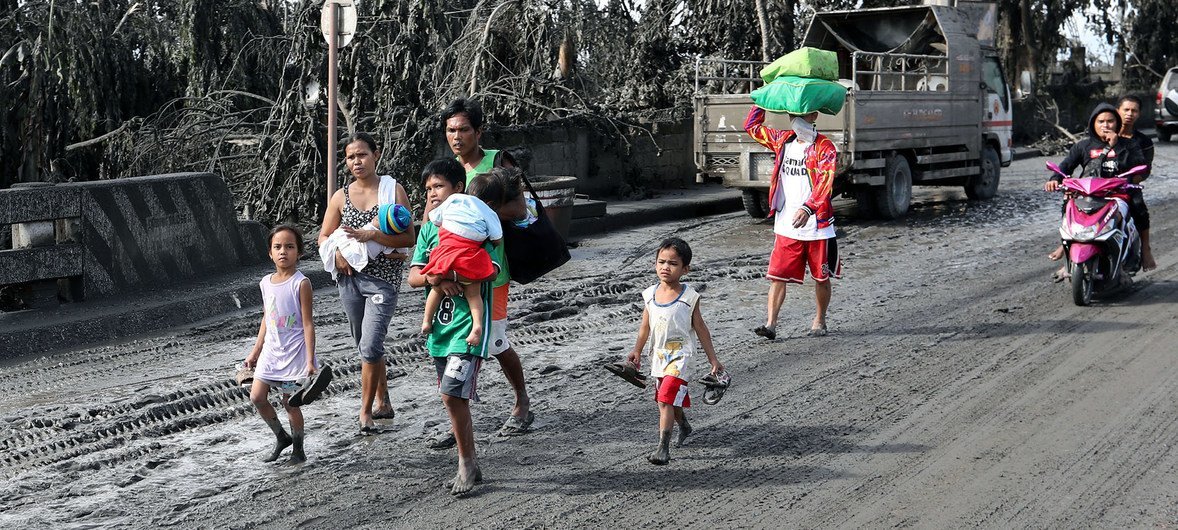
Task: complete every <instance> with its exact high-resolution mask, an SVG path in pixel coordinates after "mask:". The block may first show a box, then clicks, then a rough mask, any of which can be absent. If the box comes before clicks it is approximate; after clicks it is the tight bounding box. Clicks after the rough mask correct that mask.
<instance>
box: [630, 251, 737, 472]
mask: <svg viewBox="0 0 1178 530" xmlns="http://www.w3.org/2000/svg"><path fill="white" fill-rule="evenodd" d="M690 265H691V247H690V246H688V244H687V242H685V241H683V240H682V239H679V238H677V237H672V238H668V239H666V240H664V241H663V242H662V244H660V245H659V248H658V252H657V253H656V254H655V263H654V270H655V273H656V274H657V275H658V277H659V283H658V285H653V286H651V287H649V288H647V289H646V290H645V291H643V292H642V299H643V302H644V303H645V308H644V309H643V310H642V324H641V325H639V327H638V342H637V344H635V345H634V349H633V350H632V351H630V354H629V355H628V356H627V360H628V361H629V362H630V363H631V364H633V365H634V366H641V365H642V350H644V349H646V342H647V341H648V340H649V341H650V343H651V348H650V375H651V376H652V377H654V378H655V379H656V381H657V382H658V383H657V386H656V390H655V401H657V402H658V404H659V445H658V448H656V449H655V451H654V452H653V453H651V454H650V456H648V457H647V460H649V461H650V463H652V464H655V465H663V464H666V463H667V462H669V461H670V460H671V451H670V445H671V429H672V428H673V427H674V425H675V424H676V423H678V424H679V438H678V440H677V442H676V444H675V445H676V446H679V445H682V444H683V441H684V440H686V439H687V435H689V434H691V425H690V424H689V423H687V416H685V415H684V414H683V409H684V408H690V407H691V398H690V396H688V395H687V372H688V369H689V366H688V364H689V362H690V360H691V356H692V355H693V354H694V353H695V349H696V348H695V342H696V338H697V337H698V338H699V342H700V344H701V345H702V346H703V350H704V353H705V354H707V356H708V363H710V364H711V365H712V372H711V373H712V374H713V375H715V374H720V373H721V372H723V371H724V365H722V364H720V360H719V359H717V358H716V350H715V348H714V347H712V334H711V332H709V331H708V325H707V324H705V323H704V319H703V316H702V314H701V313H700V309H699V299H700V296H699V293H698V292H696V291H695V289H692V288H691V287H690V286H688V285H685V284H682V283H679V279H680V278H682V277H683V275H684V274H687V272H688V270H690Z"/></svg>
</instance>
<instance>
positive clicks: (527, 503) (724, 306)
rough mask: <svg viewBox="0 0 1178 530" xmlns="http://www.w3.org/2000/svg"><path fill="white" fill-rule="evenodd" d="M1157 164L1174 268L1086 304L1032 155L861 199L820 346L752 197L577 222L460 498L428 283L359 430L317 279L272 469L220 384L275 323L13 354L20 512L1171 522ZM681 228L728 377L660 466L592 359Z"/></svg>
mask: <svg viewBox="0 0 1178 530" xmlns="http://www.w3.org/2000/svg"><path fill="white" fill-rule="evenodd" d="M1158 165H1159V168H1160V169H1159V170H1158V171H1156V172H1155V176H1154V177H1153V178H1152V179H1151V180H1150V182H1149V186H1150V187H1149V191H1147V199H1148V200H1150V201H1151V203H1152V204H1153V208H1152V211H1153V217H1154V229H1153V238H1154V241H1155V249H1156V251H1157V255H1158V258H1159V262H1160V264H1161V267H1160V269H1159V270H1157V271H1154V272H1151V273H1149V274H1146V275H1144V276H1140V277H1139V281H1138V285H1137V286H1136V288H1135V289H1134V291H1133V292H1131V293H1128V294H1127V295H1123V296H1118V297H1115V298H1112V299H1109V300H1102V301H1099V302H1098V304H1097V305H1096V306H1094V307H1087V308H1080V307H1075V306H1073V305H1072V304H1071V302H1070V295H1069V293H1068V292H1067V289H1066V286H1065V285H1055V284H1051V283H1050V281H1049V280H1048V279H1047V277H1048V275H1049V273H1050V271H1051V269H1052V264H1050V263H1048V262H1046V261H1045V260H1044V259H1043V257H1042V256H1044V255H1045V254H1046V252H1047V251H1048V250H1050V247H1051V245H1052V244H1053V233H1054V230H1055V222H1056V219H1057V215H1058V198H1057V197H1053V196H1050V195H1048V194H1046V193H1043V192H1041V191H1036V190H1037V187H1038V186H1039V185H1040V183H1041V181H1042V178H1043V177H1044V172H1043V171H1042V170H1041V169H1040V168H1042V160H1030V161H1025V162H1019V163H1016V165H1015V166H1014V167H1012V168H1009V169H1007V170H1006V171H1004V173H1003V179H1004V180H1003V184H1002V188H1001V196H1000V197H999V198H998V199H996V200H994V201H989V202H985V203H972V202H968V201H965V200H964V199H963V194H962V193H960V192H959V191H956V190H934V191H932V192H928V193H921V194H919V195H918V201H919V204H918V205H917V207H916V208H915V210H914V212H913V214H912V215H911V216H910V217H909V218H908V219H906V220H904V221H900V222H894V223H879V222H876V221H866V220H859V219H856V218H855V216H854V210H853V208H852V207H851V206H849V205H846V204H841V205H840V206H839V213H840V215H842V216H843V218H842V223H841V234H840V237H841V238H840V248H841V250H842V253H843V257H844V260H845V264H846V272H847V277H846V278H845V279H844V280H843V281H841V282H839V283H837V284H836V287H835V295H834V302H833V303H832V308H831V311H830V315H829V323H830V328H831V332H832V333H831V335H830V336H828V337H825V338H807V337H805V329H806V328H807V327H808V324H809V320H810V316H811V314H812V311H813V309H812V308H813V302H812V290H811V288H810V287H809V286H808V285H807V286H804V287H792V288H791V289H790V291H789V295H788V298H787V302H786V307H785V310H784V311H783V314H782V321H783V324H782V327H781V328H779V338H778V340H776V341H773V342H769V341H766V340H764V339H761V338H759V337H756V336H754V335H753V334H752V333H750V332H749V331H748V330H749V328H752V327H753V326H755V325H757V324H759V323H761V321H762V319H763V318H764V292H765V283H764V280H762V279H761V276H762V274H763V271H764V268H765V265H766V263H767V250H768V248H769V238H770V235H769V234H770V227H769V226H768V225H766V224H762V223H756V222H753V221H751V220H749V219H748V218H746V217H743V216H742V215H737V214H733V215H726V216H717V217H710V218H706V219H700V220H697V221H695V222H691V223H675V224H664V225H657V226H652V227H647V228H641V229H635V230H631V231H627V232H620V233H615V234H611V235H608V236H605V237H601V238H595V239H589V240H586V241H584V243H583V245H582V246H581V247H580V248H578V249H577V250H576V251H575V258H576V259H575V261H574V262H572V263H570V264H569V265H568V266H566V267H565V268H564V269H562V270H561V271H560V273H559V274H557V275H555V276H554V277H553V278H550V279H547V280H545V281H542V282H538V283H536V284H533V285H530V286H527V287H522V288H516V289H514V290H513V297H512V300H513V302H512V305H511V308H512V309H511V312H512V316H513V322H512V328H513V331H512V338H513V340H514V342H515V343H516V349H517V350H518V351H519V352H520V353H521V355H522V356H523V357H524V362H525V367H526V370H527V373H528V378H529V384H530V389H531V391H532V393H533V398H534V406H535V411H536V414H537V423H536V430H535V432H533V433H531V434H528V435H526V436H523V437H517V438H500V437H498V436H495V435H494V434H491V433H493V432H494V431H495V429H496V428H497V427H498V426H499V424H500V423H501V422H502V421H503V420H504V419H505V417H506V414H507V412H508V410H509V407H510V392H509V390H508V388H507V385H506V383H505V382H504V380H503V377H502V375H501V374H500V373H499V371H498V366H497V365H496V364H494V363H493V362H492V363H488V364H487V365H486V366H485V367H484V372H483V375H482V378H481V381H480V383H481V385H480V394H481V396H482V398H483V402H482V403H481V404H478V405H476V407H475V409H474V410H475V429H476V431H477V433H478V434H479V438H478V442H479V456H480V459H481V461H482V466H483V470H484V473H485V475H486V478H487V480H486V482H485V483H484V484H483V485H482V486H480V488H479V489H478V490H477V491H476V493H475V494H474V495H472V496H469V497H467V498H463V499H454V498H451V497H450V496H449V495H447V494H446V493H445V491H444V490H443V489H442V487H441V484H442V483H443V482H444V481H445V480H446V479H447V478H449V477H450V476H452V474H453V466H454V455H453V454H452V452H433V451H430V450H428V449H425V447H424V438H425V437H426V436H427V435H429V434H432V433H433V432H436V431H437V430H439V429H441V428H444V426H445V422H444V414H443V412H442V409H441V405H440V403H439V400H438V399H437V396H436V394H435V393H434V390H433V388H432V384H433V374H432V368H431V367H428V366H427V365H426V364H425V362H424V361H423V359H422V356H423V355H424V349H423V348H422V346H421V344H420V341H419V339H417V338H416V337H414V336H413V333H412V331H413V327H414V325H413V323H414V322H418V320H417V316H416V315H419V312H420V311H421V296H420V294H419V293H415V292H412V291H404V292H403V293H402V295H401V296H402V298H401V303H400V308H399V310H398V312H397V315H396V317H395V318H394V322H393V329H392V331H391V333H390V336H389V341H388V347H389V348H390V362H391V363H392V364H393V365H395V368H396V369H397V370H395V371H394V372H393V373H394V375H395V376H397V377H395V378H394V379H393V381H391V382H390V386H391V388H392V389H393V390H392V391H393V399H394V401H395V402H396V403H397V404H398V405H397V413H398V417H397V418H396V419H395V420H393V421H391V422H387V423H386V426H387V427H388V428H389V431H388V432H386V433H385V434H382V435H379V436H367V437H364V436H358V435H357V434H356V427H357V426H356V408H357V407H358V397H357V394H358V389H357V385H358V381H357V364H356V361H355V358H354V357H353V356H352V355H350V354H349V353H348V345H349V344H350V340H351V339H350V337H348V335H347V329H346V326H345V324H344V319H343V315H342V313H341V312H340V311H339V309H338V300H337V299H336V297H335V295H334V294H333V293H332V292H331V291H330V290H326V291H320V292H318V293H316V312H317V323H318V332H319V337H320V345H321V352H322V354H323V356H324V358H325V359H327V360H328V361H329V362H331V363H332V364H333V365H334V366H335V367H336V369H337V370H340V372H339V374H338V377H337V379H336V384H334V386H333V388H332V390H331V393H330V395H329V396H328V397H327V398H326V399H324V400H323V401H321V402H319V403H316V404H314V405H312V406H309V407H307V408H306V409H305V411H304V412H305V414H306V415H307V418H308V427H307V430H308V449H307V452H308V456H309V457H310V459H311V460H310V462H309V463H307V464H306V465H303V466H298V467H289V466H282V465H263V464H260V463H259V462H258V461H257V460H258V457H259V456H260V454H261V453H262V451H263V450H264V449H266V447H267V446H268V444H269V443H270V440H269V434H268V432H267V431H266V429H265V427H264V426H263V425H262V424H261V422H260V421H259V420H258V419H257V418H256V415H254V414H253V413H252V410H251V408H250V406H249V404H248V400H247V399H246V398H245V396H244V393H243V392H242V391H241V390H239V389H237V388H235V387H233V386H232V385H231V384H229V382H228V378H229V375H230V373H231V370H230V366H231V365H232V364H233V363H234V362H235V361H236V360H238V359H240V358H241V357H242V356H243V355H244V353H245V351H246V349H247V348H248V347H249V345H250V344H251V343H252V340H253V334H254V333H256V329H257V328H256V326H257V321H256V318H257V315H255V314H252V313H248V312H247V313H243V314H241V315H235V316H233V317H232V318H228V319H223V320H218V321H216V322H212V323H208V324H206V325H204V326H202V327H198V328H193V329H187V330H179V331H176V332H174V333H170V334H167V335H166V336H160V337H153V338H144V339H139V340H136V341H131V342H127V343H122V344H114V345H108V346H103V347H95V348H88V349H82V350H78V351H73V352H67V353H63V354H57V355H54V356H51V357H46V358H41V359H36V360H26V361H23V362H19V363H15V364H11V365H9V366H6V367H4V368H3V369H2V370H0V375H2V377H0V414H2V415H3V418H4V420H5V421H4V422H3V427H0V474H3V475H4V477H5V480H4V482H3V485H2V486H0V504H2V505H3V506H4V507H5V509H4V510H2V511H0V526H4V527H10V528H11V527H17V526H44V525H50V526H67V525H77V526H91V525H93V526H102V527H110V526H130V527H155V526H160V525H186V526H192V525H195V526H198V527H205V526H217V527H242V528H245V527H266V528H268V527H274V528H278V527H284V528H285V527H290V526H292V525H301V526H306V527H341V526H354V525H358V526H361V527H389V526H398V527H402V526H412V527H439V526H447V527H449V526H475V525H478V526H483V527H487V526H489V527H519V526H535V527H552V526H558V527H568V526H578V527H580V526H599V525H619V524H624V525H626V526H628V527H649V526H655V525H656V524H661V523H665V522H667V521H669V520H674V521H678V522H679V524H682V525H689V526H718V525H723V526H737V527H768V526H782V525H786V526H799V527H817V526H869V527H878V526H920V527H958V526H967V525H981V526H991V527H1009V526H1061V527H1076V526H1089V525H1092V526H1101V527H1126V526H1160V527H1167V526H1170V527H1172V526H1178V493H1175V492H1178V452H1176V451H1175V449H1174V447H1175V446H1176V444H1178V410H1176V409H1175V407H1174V406H1173V402H1174V400H1173V396H1174V395H1175V392H1176V391H1178V363H1174V362H1173V360H1172V352H1173V346H1172V345H1173V344H1174V343H1175V337H1178V324H1176V323H1175V319H1174V318H1173V315H1174V314H1175V303H1176V302H1175V301H1176V300H1178V278H1176V276H1178V266H1176V265H1175V264H1176V263H1178V252H1176V251H1175V250H1173V249H1174V248H1176V245H1174V244H1173V242H1174V241H1178V233H1176V230H1175V227H1178V214H1175V213H1173V212H1172V210H1168V209H1167V208H1169V205H1170V204H1173V201H1170V200H1169V199H1171V198H1173V197H1175V196H1178V178H1175V179H1174V180H1171V179H1170V178H1169V176H1168V175H1167V173H1174V174H1176V175H1178V148H1174V147H1173V146H1170V145H1162V146H1160V147H1159V151H1158ZM669 234H675V235H678V236H679V237H682V238H684V239H686V240H688V241H689V242H690V243H691V244H692V246H693V249H694V251H695V256H696V258H695V262H694V263H692V269H693V271H692V273H691V274H690V275H689V276H688V278H687V280H688V281H689V282H691V283H692V284H693V285H694V286H695V287H696V288H697V289H699V290H701V291H702V293H703V296H704V298H703V303H702V308H703V311H704V315H705V318H706V320H707V321H708V323H709V325H710V327H711V330H712V334H713V336H714V337H715V341H716V346H717V348H718V350H719V352H720V355H721V358H722V360H723V361H724V362H725V364H727V365H728V367H729V370H730V372H731V373H732V374H733V378H734V386H733V388H732V389H731V390H730V391H729V392H728V394H727V395H726V396H725V397H724V400H723V401H722V402H721V403H720V404H718V405H716V406H705V405H702V404H697V406H696V407H695V408H694V409H692V410H691V411H690V412H689V414H690V417H691V418H692V419H693V424H694V426H695V427H696V434H695V435H693V438H692V440H691V442H690V443H689V445H688V446H687V447H684V448H680V449H673V450H672V458H673V460H672V462H671V464H670V465H668V466H665V467H654V466H651V465H649V464H648V463H647V462H646V460H645V458H644V455H645V454H646V453H647V452H649V450H650V449H652V447H653V445H654V443H655V441H656V436H655V422H656V421H657V420H656V419H657V412H656V410H655V407H654V405H653V403H652V397H651V395H650V392H649V391H647V392H642V391H639V390H637V389H635V388H633V387H631V386H629V385H627V384H626V383H624V382H622V381H621V380H619V379H616V378H612V376H609V375H608V374H607V373H606V372H605V371H604V370H602V369H601V368H600V364H601V363H602V362H605V361H607V360H614V359H617V358H618V357H620V356H622V355H623V354H624V353H625V351H627V350H628V349H629V348H630V347H631V345H632V344H633V340H634V331H635V329H636V326H637V321H638V318H639V316H640V311H641V307H640V304H641V302H640V300H641V297H640V292H641V290H642V289H643V288H645V287H646V286H648V285H650V284H652V283H653V282H654V281H655V278H654V275H653V274H652V271H651V268H652V264H651V260H652V259H653V250H652V248H653V245H654V244H655V243H657V241H658V240H660V239H661V238H663V237H665V236H666V235H669ZM701 357H702V356H701ZM697 361H698V362H697V365H696V367H697V368H698V370H697V375H702V374H703V372H704V366H705V363H704V360H703V359H702V358H701V359H698V360H697ZM692 392H693V393H695V394H696V395H698V394H699V392H700V387H699V386H698V385H693V387H692Z"/></svg>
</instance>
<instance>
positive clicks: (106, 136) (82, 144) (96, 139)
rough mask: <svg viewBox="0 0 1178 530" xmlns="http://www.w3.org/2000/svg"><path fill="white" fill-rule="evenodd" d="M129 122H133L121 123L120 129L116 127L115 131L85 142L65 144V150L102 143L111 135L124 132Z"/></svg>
mask: <svg viewBox="0 0 1178 530" xmlns="http://www.w3.org/2000/svg"><path fill="white" fill-rule="evenodd" d="M129 123H131V122H129V121H125V122H123V124H122V125H120V126H119V128H118V129H115V130H113V131H111V132H108V133H106V134H104V135H102V136H99V137H97V138H91V139H89V140H86V141H83V142H78V143H75V144H70V145H67V146H65V150H66V151H67V152H68V151H73V150H75V149H81V148H83V147H89V146H92V145H94V144H100V143H102V142H104V141H106V139H108V138H110V137H112V136H115V135H117V134H119V133H121V132H123V131H124V130H126V129H127V124H129Z"/></svg>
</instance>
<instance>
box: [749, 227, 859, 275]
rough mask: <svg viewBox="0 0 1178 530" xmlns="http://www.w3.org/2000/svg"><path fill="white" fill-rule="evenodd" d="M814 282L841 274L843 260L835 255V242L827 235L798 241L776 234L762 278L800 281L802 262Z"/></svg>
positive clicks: (837, 252)
mask: <svg viewBox="0 0 1178 530" xmlns="http://www.w3.org/2000/svg"><path fill="white" fill-rule="evenodd" d="M807 265H808V266H809V267H810V277H811V278H814V281H816V282H827V281H830V278H831V276H833V277H835V278H842V277H843V262H842V260H840V259H839V247H838V242H837V241H835V239H834V238H833V237H832V238H830V239H819V240H817V241H802V240H798V239H791V238H788V237H785V236H783V235H776V239H775V240H774V241H773V253H772V254H770V255H769V272H768V273H766V274H765V277H766V278H769V279H770V280H776V281H779V282H788V283H802V280H804V279H805V278H806V270H805V269H806V266H807Z"/></svg>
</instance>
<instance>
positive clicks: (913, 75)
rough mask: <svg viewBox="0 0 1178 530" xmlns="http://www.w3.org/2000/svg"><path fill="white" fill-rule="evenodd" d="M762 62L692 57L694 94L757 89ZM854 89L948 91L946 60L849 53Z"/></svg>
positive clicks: (932, 56) (894, 54) (903, 54)
mask: <svg viewBox="0 0 1178 530" xmlns="http://www.w3.org/2000/svg"><path fill="white" fill-rule="evenodd" d="M766 64H768V63H766V62H764V61H743V60H736V59H716V58H710V57H700V56H697V57H696V58H695V95H697V96H699V95H704V94H740V93H745V94H747V93H749V92H752V91H753V89H755V88H757V87H759V86H761V85H762V84H764V83H763V81H762V80H761V75H760V71H761V69H762V68H764V67H765V65H766ZM851 79H853V80H854V81H855V86H854V89H857V90H880V91H930V92H945V91H948V90H949V58H948V57H946V56H944V55H916V54H910V53H887V52H884V53H877V52H863V51H855V52H852V53H851Z"/></svg>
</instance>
